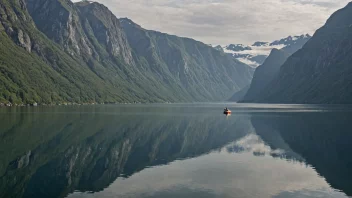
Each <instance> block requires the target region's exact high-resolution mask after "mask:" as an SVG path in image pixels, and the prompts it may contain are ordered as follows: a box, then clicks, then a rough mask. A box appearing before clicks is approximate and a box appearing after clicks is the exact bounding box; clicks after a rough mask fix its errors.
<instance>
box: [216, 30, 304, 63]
mask: <svg viewBox="0 0 352 198" xmlns="http://www.w3.org/2000/svg"><path fill="white" fill-rule="evenodd" d="M310 38H311V36H310V35H309V34H303V35H301V36H288V37H286V38H283V39H280V40H276V41H273V42H271V43H270V42H262V41H257V42H255V43H254V44H253V45H251V46H246V45H243V44H230V45H226V46H220V45H218V46H216V47H214V48H215V49H217V50H219V51H223V52H225V53H227V54H231V55H232V56H233V57H235V58H236V59H237V60H239V61H241V62H243V63H245V64H248V65H249V66H252V67H257V66H259V65H261V64H263V62H264V61H265V59H266V58H267V57H268V56H269V54H270V52H271V50H272V49H274V48H276V49H288V48H290V46H295V45H299V44H300V43H305V42H306V41H307V40H308V39H310ZM302 45H303V44H302Z"/></svg>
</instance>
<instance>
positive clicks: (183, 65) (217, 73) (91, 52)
mask: <svg viewBox="0 0 352 198" xmlns="http://www.w3.org/2000/svg"><path fill="white" fill-rule="evenodd" d="M0 15H1V18H0V41H1V46H0V52H1V53H0V103H8V102H11V103H14V104H22V103H24V104H26V103H29V104H30V103H34V102H37V103H40V104H57V103H66V102H71V103H115V102H135V101H136V102H165V101H171V102H176V101H178V102H180V101H215V100H221V99H223V98H226V97H229V96H230V95H231V93H233V92H235V91H238V90H240V89H241V88H243V87H245V86H246V85H248V84H249V82H250V80H251V77H252V72H253V71H252V69H251V68H249V67H248V66H247V65H245V64H242V63H240V62H238V61H236V60H234V59H232V58H231V57H228V56H227V55H225V54H223V53H221V52H218V51H217V50H214V49H212V48H211V47H210V46H207V45H205V44H202V43H200V42H197V41H194V40H191V39H186V38H179V37H176V36H170V35H166V34H162V33H157V32H152V31H146V30H144V29H141V28H140V29H138V30H137V29H136V32H129V31H126V32H125V30H126V28H124V29H122V27H121V25H120V21H119V20H118V19H117V18H116V17H115V16H114V15H113V14H112V13H111V12H110V11H109V10H108V9H107V8H106V7H105V6H103V5H101V4H98V3H89V2H81V3H77V4H73V3H72V2H71V1H69V0H51V1H46V0H2V1H1V2H0ZM124 27H125V25H124ZM141 33H144V35H146V37H137V38H136V39H138V40H133V39H131V37H130V35H139V34H141ZM126 34H127V37H126Z"/></svg>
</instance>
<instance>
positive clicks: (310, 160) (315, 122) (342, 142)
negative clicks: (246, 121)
mask: <svg viewBox="0 0 352 198" xmlns="http://www.w3.org/2000/svg"><path fill="white" fill-rule="evenodd" d="M251 120H252V124H253V126H254V128H255V131H256V133H257V134H258V135H259V136H260V137H261V138H262V139H263V141H265V142H266V144H267V145H269V146H270V147H271V148H272V149H281V150H284V151H285V156H286V158H291V159H295V160H299V161H301V160H304V161H305V162H306V163H307V164H309V165H310V166H312V167H314V169H315V170H316V171H317V172H318V173H319V174H320V175H321V176H323V177H324V178H325V179H326V180H327V182H328V183H329V184H330V185H331V186H332V187H333V188H335V189H339V190H342V191H343V192H345V193H346V194H347V195H349V196H351V195H352V188H351V186H352V178H351V177H352V169H351V167H352V158H351V153H350V152H351V150H352V144H351V142H352V133H351V123H352V114H351V113H343V112H321V113H286V114H283V115H281V116H278V115H277V114H266V115H262V116H260V115H256V116H252V119H251ZM287 196H288V195H287Z"/></svg>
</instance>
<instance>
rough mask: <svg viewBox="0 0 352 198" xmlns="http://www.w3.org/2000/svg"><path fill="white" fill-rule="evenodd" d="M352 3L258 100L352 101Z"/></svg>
mask: <svg viewBox="0 0 352 198" xmlns="http://www.w3.org/2000/svg"><path fill="white" fill-rule="evenodd" d="M351 18H352V3H349V4H348V5H347V6H346V7H345V8H343V9H341V10H338V11H337V12H335V13H334V14H333V15H332V16H331V17H330V18H329V19H328V20H327V22H326V24H325V25H324V26H323V27H322V28H320V29H319V30H317V31H316V33H315V34H314V36H313V37H312V38H311V39H310V40H309V42H307V43H306V45H304V47H303V48H302V49H301V50H299V51H298V52H296V53H295V54H293V55H292V56H291V57H290V58H289V59H288V60H287V61H286V62H285V64H284V65H283V66H282V67H281V70H280V72H279V74H278V76H277V77H276V78H275V79H274V80H273V81H272V83H270V85H269V86H267V87H266V89H264V90H263V91H262V93H261V94H260V95H259V96H258V98H257V99H256V100H255V102H269V103H352V92H351V90H352V67H351V63H352V36H351V35H352V22H351Z"/></svg>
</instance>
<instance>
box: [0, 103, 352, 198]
mask: <svg viewBox="0 0 352 198" xmlns="http://www.w3.org/2000/svg"><path fill="white" fill-rule="evenodd" d="M225 106H227V107H229V108H230V109H231V110H232V111H233V115H231V116H225V115H223V114H222V109H223V108H224V107H225ZM351 121H352V108H351V107H349V106H339V105H334V106H321V105H259V104H222V103H217V104H216V103H211V104H210V103H203V104H169V105H166V104H160V105H159V104H158V105H157V104H154V105H102V106H62V107H35V108H33V107H32V108H28V107H24V108H1V109H0V126H1V127H0V197H39V198H40V197H79V198H85V197H122V198H124V197H126V198H127V197H128V198H130V197H131V198H134V197H143V198H144V197H147V198H149V197H150V198H163V197H175V198H176V197H186V198H188V197H189V198H191V197H202V198H203V197H204V198H207V197H243V198H252V197H263V198H266V197H268V198H269V197H274V198H279V197H289V198H291V197H292V198H293V197H303V198H304V197H341V198H344V197H348V196H351V195H352V179H351V177H352V158H351V154H350V151H351V150H352V145H351V144H350V142H352V132H351V123H352V122H351Z"/></svg>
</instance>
